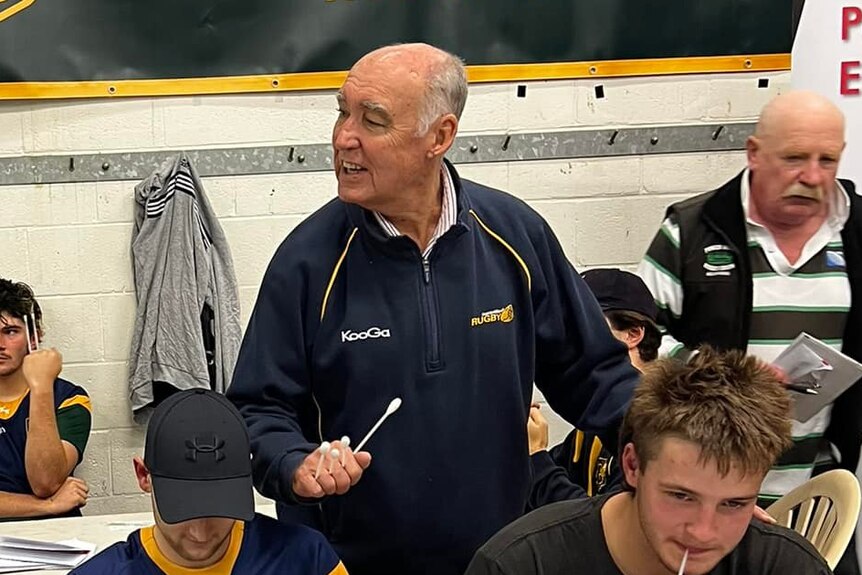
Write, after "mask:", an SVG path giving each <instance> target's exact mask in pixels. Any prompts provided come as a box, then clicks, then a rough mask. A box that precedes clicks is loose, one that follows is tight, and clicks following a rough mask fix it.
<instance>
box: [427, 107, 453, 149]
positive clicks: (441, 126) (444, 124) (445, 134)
mask: <svg viewBox="0 0 862 575" xmlns="http://www.w3.org/2000/svg"><path fill="white" fill-rule="evenodd" d="M431 132H432V133H433V135H434V141H433V142H432V143H431V148H430V150H429V151H428V155H429V156H431V157H434V156H442V155H444V154H445V153H446V152H448V151H449V148H451V147H452V144H453V143H454V142H455V134H456V133H457V132H458V118H456V117H455V114H445V115H443V116H442V117H440V118H439V119H438V120H437V122H435V123H434V125H433V126H432V127H431Z"/></svg>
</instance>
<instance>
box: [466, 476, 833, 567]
mask: <svg viewBox="0 0 862 575" xmlns="http://www.w3.org/2000/svg"><path fill="white" fill-rule="evenodd" d="M613 495H615V493H614V494H609V495H604V496H601V497H593V498H590V499H577V500H573V501H562V502H559V503H552V504H550V505H547V506H545V507H542V508H540V509H537V510H536V511H533V512H532V513H529V514H527V515H525V516H524V517H521V518H520V519H518V520H517V521H515V522H513V523H511V524H509V525H508V526H506V527H504V528H503V529H502V530H501V531H500V532H499V533H497V534H496V535H494V537H492V538H491V539H490V540H489V541H488V542H487V543H485V545H483V546H482V547H481V548H480V549H479V551H477V552H476V555H475V557H473V561H472V562H471V563H470V566H469V567H468V568H467V572H466V575H622V572H621V571H620V570H619V569H618V568H617V566H616V564H615V563H614V561H613V559H612V558H611V554H610V551H609V550H608V546H607V544H606V543H605V535H604V530H603V529H602V516H601V510H602V506H603V505H604V503H605V502H606V501H607V500H608V499H609V498H610V497H611V496H613ZM791 573H792V574H793V575H829V574H830V573H832V571H830V570H829V567H828V566H827V565H826V562H825V561H824V560H823V558H822V557H820V555H819V554H818V553H817V551H816V550H815V549H814V547H812V546H811V544H810V543H809V542H808V541H806V540H805V539H804V538H802V537H801V536H800V535H799V534H797V533H796V532H795V531H792V530H790V529H785V528H784V527H777V526H774V525H767V524H765V523H761V522H760V521H752V522H751V524H750V525H749V527H748V530H747V531H746V532H745V536H744V537H743V538H742V541H740V542H739V545H738V546H737V547H736V549H734V550H733V552H732V553H730V554H729V555H728V556H726V557H725V558H724V559H722V560H721V562H720V563H719V564H718V565H716V566H715V568H714V569H713V570H712V571H710V575H789V574H791Z"/></svg>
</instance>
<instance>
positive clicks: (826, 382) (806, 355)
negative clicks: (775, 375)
mask: <svg viewBox="0 0 862 575" xmlns="http://www.w3.org/2000/svg"><path fill="white" fill-rule="evenodd" d="M772 364H773V365H774V366H776V367H778V368H781V369H782V370H783V371H784V373H785V374H787V377H788V379H789V380H790V383H791V384H796V385H798V386H803V387H805V388H807V389H812V390H815V391H816V392H817V394H816V395H811V394H807V393H795V392H792V393H791V395H792V396H793V400H794V406H793V418H794V419H796V420H797V421H803V422H805V421H808V420H809V419H811V418H812V417H814V415H815V414H816V413H817V412H819V411H820V410H821V409H823V408H824V407H826V406H827V405H829V404H831V403H832V402H833V401H835V398H836V397H838V396H839V395H841V394H842V393H844V392H845V391H846V390H847V389H848V388H849V387H850V386H851V385H853V384H854V383H856V381H858V380H859V379H860V378H862V364H860V363H859V362H857V361H855V360H854V359H851V358H849V357H847V356H846V355H844V354H843V353H841V352H840V351H838V350H837V349H835V348H834V347H832V346H830V345H828V344H826V343H823V342H822V341H820V340H819V339H817V338H814V337H812V336H810V335H808V334H807V333H805V332H802V333H800V334H799V335H798V336H797V337H796V339H794V340H793V342H792V343H791V344H790V345H788V346H787V347H786V348H785V349H784V351H782V352H781V354H779V356H778V357H776V358H775V361H773V362H772Z"/></svg>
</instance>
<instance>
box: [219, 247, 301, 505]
mask: <svg viewBox="0 0 862 575" xmlns="http://www.w3.org/2000/svg"><path fill="white" fill-rule="evenodd" d="M289 245H290V244H289V242H288V241H285V243H283V244H282V245H281V247H280V248H279V250H278V252H277V253H276V255H275V256H274V257H273V259H272V261H271V262H270V265H269V268H268V269H267V271H266V274H265V275H264V278H263V282H262V283H261V287H260V292H259V294H258V299H257V303H256V304H255V308H254V311H253V312H252V316H251V319H250V320H249V324H248V327H247V329H246V333H245V338H244V339H243V343H242V346H241V348H240V352H239V356H238V359H237V364H236V368H235V370H234V376H233V382H232V383H231V385H230V387H229V388H228V390H227V396H228V398H229V399H230V400H231V401H233V402H234V404H235V405H236V406H237V407H238V408H239V411H240V413H242V416H243V418H244V419H245V422H246V425H247V427H248V431H249V435H250V438H251V451H252V456H253V458H252V470H253V474H254V483H255V486H256V487H257V489H258V490H259V491H260V492H261V493H262V494H263V495H264V496H266V497H270V498H273V499H275V500H277V501H281V502H292V501H296V498H295V496H294V493H293V490H292V487H291V483H292V477H293V474H294V471H295V470H296V469H297V467H299V465H300V463H302V461H303V460H304V459H305V457H306V456H307V455H308V454H309V453H311V452H312V451H313V450H314V448H315V447H316V446H317V443H316V441H315V442H313V441H314V438H309V437H306V435H305V434H304V433H303V430H304V429H313V428H314V427H315V426H316V423H315V422H316V421H317V411H316V409H315V407H314V403H313V398H312V396H311V385H310V374H309V371H308V359H307V348H308V345H307V342H308V341H309V339H310V337H309V334H308V333H307V329H306V321H305V318H306V316H307V312H308V311H309V310H308V309H307V308H308V304H307V302H308V297H307V294H308V279H307V278H308V270H307V269H306V268H304V267H303V266H302V265H299V264H298V263H297V262H294V261H291V260H293V259H294V258H293V257H291V255H290V254H291V252H292V251H293V252H294V253H295V251H296V249H295V246H294V249H293V250H291V249H290V248H289Z"/></svg>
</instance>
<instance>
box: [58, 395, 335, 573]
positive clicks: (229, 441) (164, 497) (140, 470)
mask: <svg viewBox="0 0 862 575" xmlns="http://www.w3.org/2000/svg"><path fill="white" fill-rule="evenodd" d="M134 466H135V475H136V476H137V478H138V484H139V485H140V487H141V489H142V490H143V491H145V492H147V493H152V495H153V515H154V518H155V525H154V526H152V527H147V528H145V529H139V530H137V531H135V532H134V533H132V534H131V535H129V538H128V539H127V540H126V542H125V543H116V544H114V545H112V546H111V547H109V548H108V549H105V550H104V551H102V552H101V553H99V554H98V555H96V556H95V557H93V558H92V559H90V560H89V561H87V562H86V563H84V564H83V565H81V566H79V567H78V568H77V569H75V570H74V571H72V573H71V574H70V575H108V574H111V575H138V574H140V575H161V574H164V575H173V574H177V573H192V572H194V573H199V574H201V575H205V574H219V575H229V574H235V575H240V574H246V573H254V574H256V575H270V574H271V575H276V574H277V575H346V574H347V570H346V569H345V568H344V565H343V564H342V563H341V561H339V559H338V557H337V556H336V554H335V551H333V549H332V548H331V547H330V545H329V543H328V542H327V541H326V539H325V538H324V537H323V536H322V535H321V534H320V533H318V532H316V531H313V530H311V529H309V528H307V527H304V526H301V525H286V524H282V523H279V522H277V521H276V520H275V519H272V518H270V517H266V516H264V515H257V514H255V512H254V495H253V491H252V481H251V460H250V448H249V439H248V432H247V431H246V428H245V423H244V422H243V420H242V417H241V416H240V415H239V412H238V411H237V410H236V408H234V407H233V405H232V404H231V403H230V402H229V401H227V400H226V399H225V398H224V397H223V396H221V395H219V394H217V393H214V392H212V391H209V390H203V389H194V390H188V391H183V392H179V393H176V394H174V395H172V396H171V397H169V398H168V399H167V400H165V401H164V402H163V403H162V404H161V405H160V406H159V407H158V408H157V409H156V411H155V413H154V414H153V417H152V419H151V420H150V424H149V427H148V429H147V439H146V445H145V447H144V459H143V461H142V460H141V459H140V458H138V457H136V458H135V459H134ZM192 570H193V571H192Z"/></svg>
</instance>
